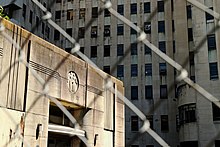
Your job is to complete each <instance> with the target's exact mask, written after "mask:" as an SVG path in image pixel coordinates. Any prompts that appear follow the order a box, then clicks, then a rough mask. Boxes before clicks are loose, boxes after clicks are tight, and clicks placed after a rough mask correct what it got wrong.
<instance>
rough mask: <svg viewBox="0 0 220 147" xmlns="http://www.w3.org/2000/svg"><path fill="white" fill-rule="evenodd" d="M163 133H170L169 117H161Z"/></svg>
mask: <svg viewBox="0 0 220 147" xmlns="http://www.w3.org/2000/svg"><path fill="white" fill-rule="evenodd" d="M161 131H162V132H168V131H169V120H168V115H161Z"/></svg>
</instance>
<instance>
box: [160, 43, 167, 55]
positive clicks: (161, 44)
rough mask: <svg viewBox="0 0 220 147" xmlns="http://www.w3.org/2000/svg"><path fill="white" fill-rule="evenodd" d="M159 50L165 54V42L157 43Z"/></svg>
mask: <svg viewBox="0 0 220 147" xmlns="http://www.w3.org/2000/svg"><path fill="white" fill-rule="evenodd" d="M159 49H160V50H161V51H162V52H163V53H165V54H166V42H165V41H160V42H159Z"/></svg>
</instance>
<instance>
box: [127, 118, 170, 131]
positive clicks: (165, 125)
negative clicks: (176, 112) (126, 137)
mask: <svg viewBox="0 0 220 147" xmlns="http://www.w3.org/2000/svg"><path fill="white" fill-rule="evenodd" d="M146 118H147V119H148V120H149V122H150V128H151V129H153V128H154V117H153V115H148V116H146ZM139 123H140V122H139V117H138V116H131V131H138V130H139V127H140V126H139ZM160 124H161V126H160V129H161V132H168V131H169V120H168V115H161V116H160Z"/></svg>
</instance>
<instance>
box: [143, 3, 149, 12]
mask: <svg viewBox="0 0 220 147" xmlns="http://www.w3.org/2000/svg"><path fill="white" fill-rule="evenodd" d="M144 13H150V2H145V3H144Z"/></svg>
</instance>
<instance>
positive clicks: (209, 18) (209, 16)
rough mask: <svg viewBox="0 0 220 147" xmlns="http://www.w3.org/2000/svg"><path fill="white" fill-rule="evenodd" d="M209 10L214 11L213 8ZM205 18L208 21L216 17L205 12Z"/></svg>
mask: <svg viewBox="0 0 220 147" xmlns="http://www.w3.org/2000/svg"><path fill="white" fill-rule="evenodd" d="M209 9H211V10H213V7H210V8H209ZM205 17H206V21H207V20H213V19H214V17H213V16H212V15H210V14H209V13H207V12H205Z"/></svg>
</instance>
